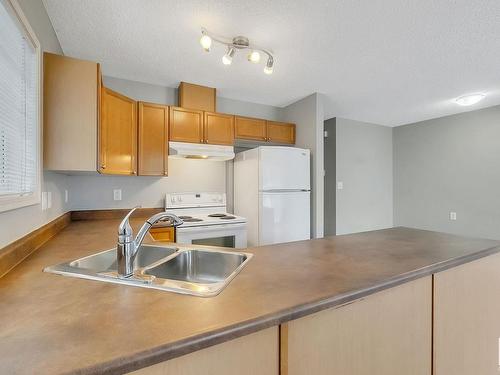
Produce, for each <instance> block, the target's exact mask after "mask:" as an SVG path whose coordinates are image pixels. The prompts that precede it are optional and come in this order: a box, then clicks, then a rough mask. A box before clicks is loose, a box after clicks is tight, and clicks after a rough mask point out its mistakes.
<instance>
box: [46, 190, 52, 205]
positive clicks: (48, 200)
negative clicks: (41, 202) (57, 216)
mask: <svg viewBox="0 0 500 375" xmlns="http://www.w3.org/2000/svg"><path fill="white" fill-rule="evenodd" d="M47 208H52V192H51V191H48V192H47Z"/></svg>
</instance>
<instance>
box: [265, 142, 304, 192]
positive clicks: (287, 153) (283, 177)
mask: <svg viewBox="0 0 500 375" xmlns="http://www.w3.org/2000/svg"><path fill="white" fill-rule="evenodd" d="M309 159H310V152H309V150H306V149H302V148H296V147H272V146H263V147H259V190H260V191H266V190H310V187H311V186H310V176H311V173H310V161H309Z"/></svg>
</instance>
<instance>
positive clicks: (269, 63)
mask: <svg viewBox="0 0 500 375" xmlns="http://www.w3.org/2000/svg"><path fill="white" fill-rule="evenodd" d="M212 42H216V43H219V44H222V45H223V46H225V47H226V48H227V49H226V54H225V55H224V56H222V63H223V64H224V65H231V63H232V62H233V56H234V55H235V53H236V51H237V50H249V53H248V55H247V59H248V61H250V62H251V63H254V64H258V63H259V62H260V60H261V53H262V54H264V55H267V60H266V66H265V67H264V73H266V74H272V73H273V69H274V57H273V55H272V53H271V51H269V50H266V49H264V48H262V47H259V46H256V45H254V44H250V41H249V40H248V38H247V37H244V36H237V37H234V38H232V39H228V38H223V37H219V36H216V35H214V34H211V33H209V32H208V31H207V30H206V29H205V28H201V38H200V44H201V46H202V47H203V49H204V50H205V51H206V52H210V48H211V47H212Z"/></svg>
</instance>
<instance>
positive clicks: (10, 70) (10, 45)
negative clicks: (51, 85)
mask: <svg viewBox="0 0 500 375" xmlns="http://www.w3.org/2000/svg"><path fill="white" fill-rule="evenodd" d="M25 30H26V29H25V28H24V27H23V25H22V24H21V22H20V21H19V19H18V17H17V15H16V13H15V12H14V10H13V8H12V7H11V6H10V3H9V2H8V1H7V0H0V203H4V204H5V202H6V201H8V200H9V199H14V200H15V199H19V198H20V197H24V196H30V195H31V196H33V195H35V194H37V193H38V186H37V185H38V181H39V176H38V174H39V169H38V162H39V161H38V157H39V142H38V137H39V119H38V110H39V109H38V95H39V90H38V82H39V77H38V75H39V69H38V54H37V50H36V48H35V46H34V45H33V43H32V41H31V39H30V38H29V37H28V35H27V33H26V31H25ZM0 210H1V207H0Z"/></svg>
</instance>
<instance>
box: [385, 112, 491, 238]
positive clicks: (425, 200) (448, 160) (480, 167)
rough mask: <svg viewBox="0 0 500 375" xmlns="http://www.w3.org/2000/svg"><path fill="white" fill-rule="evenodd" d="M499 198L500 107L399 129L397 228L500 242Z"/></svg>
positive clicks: (396, 149) (396, 132) (396, 140)
mask: <svg viewBox="0 0 500 375" xmlns="http://www.w3.org/2000/svg"><path fill="white" fill-rule="evenodd" d="M499 192H500V106H496V107H491V108H487V109H482V110H478V111H473V112H467V113H462V114H458V115H453V116H447V117H442V118H438V119H433V120H428V121H423V122H419V123H415V124H411V125H405V126H399V127H396V128H394V219H395V224H396V225H404V226H408V227H415V228H422V229H431V230H437V231H443V232H450V233H457V234H462V235H467V236H475V237H485V238H492V239H500V193H499ZM450 211H454V212H456V213H457V220H456V221H451V220H450V219H449V214H450Z"/></svg>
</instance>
